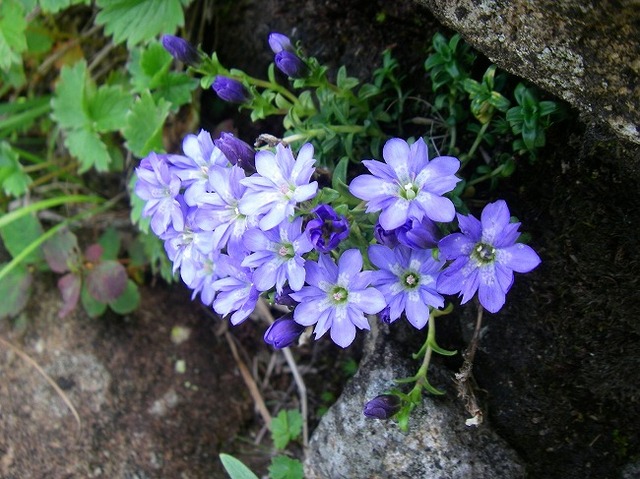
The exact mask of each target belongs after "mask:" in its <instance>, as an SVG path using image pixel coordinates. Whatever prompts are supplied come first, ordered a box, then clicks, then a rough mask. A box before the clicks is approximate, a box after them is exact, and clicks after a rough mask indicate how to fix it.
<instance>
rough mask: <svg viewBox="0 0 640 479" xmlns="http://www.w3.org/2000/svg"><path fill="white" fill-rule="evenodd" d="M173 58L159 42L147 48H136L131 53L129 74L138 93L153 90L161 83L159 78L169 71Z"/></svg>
mask: <svg viewBox="0 0 640 479" xmlns="http://www.w3.org/2000/svg"><path fill="white" fill-rule="evenodd" d="M172 60H173V58H172V57H171V55H170V54H169V52H168V51H166V50H165V49H164V47H163V46H162V45H161V44H160V43H159V42H153V43H150V44H149V45H148V46H147V47H146V48H144V49H143V48H136V49H135V50H133V51H132V52H131V61H130V62H129V66H128V68H129V73H131V82H132V83H133V85H134V87H135V88H136V91H137V92H140V93H141V92H143V91H144V90H151V89H153V88H155V87H156V86H157V84H159V83H161V82H160V81H159V78H161V77H162V76H164V75H166V74H167V72H168V71H169V67H170V66H171V62H172Z"/></svg>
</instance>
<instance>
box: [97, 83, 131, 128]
mask: <svg viewBox="0 0 640 479" xmlns="http://www.w3.org/2000/svg"><path fill="white" fill-rule="evenodd" d="M87 103H88V108H87V110H88V116H89V118H90V119H91V121H92V122H93V124H92V126H93V130H95V131H98V132H107V131H116V130H119V129H120V128H122V125H124V123H125V121H126V117H127V113H128V111H129V105H130V104H131V96H130V95H129V93H127V92H126V91H124V89H123V88H122V87H121V86H102V87H100V88H99V89H98V91H97V92H96V94H95V95H93V97H91V98H89V100H88V102H87Z"/></svg>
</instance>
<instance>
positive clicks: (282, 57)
mask: <svg viewBox="0 0 640 479" xmlns="http://www.w3.org/2000/svg"><path fill="white" fill-rule="evenodd" d="M274 62H275V64H276V67H278V70H280V71H281V72H282V73H284V74H285V75H287V76H289V77H291V78H304V77H305V76H306V75H307V72H308V69H307V65H305V64H304V62H303V61H302V60H301V59H300V58H299V57H298V55H296V54H295V53H292V52H290V51H287V50H282V51H281V52H278V53H276V56H275V58H274Z"/></svg>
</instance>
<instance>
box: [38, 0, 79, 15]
mask: <svg viewBox="0 0 640 479" xmlns="http://www.w3.org/2000/svg"><path fill="white" fill-rule="evenodd" d="M39 3H40V8H42V11H43V12H45V13H58V12H59V11H60V10H64V9H66V8H68V7H70V6H71V5H78V4H79V3H84V4H85V5H89V3H90V0H40V2H39Z"/></svg>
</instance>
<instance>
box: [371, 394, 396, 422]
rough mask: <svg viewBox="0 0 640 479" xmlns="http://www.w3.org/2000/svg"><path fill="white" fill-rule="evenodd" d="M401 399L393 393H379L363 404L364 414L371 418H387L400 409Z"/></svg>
mask: <svg viewBox="0 0 640 479" xmlns="http://www.w3.org/2000/svg"><path fill="white" fill-rule="evenodd" d="M401 406H402V400H401V399H400V398H399V397H398V396H396V395H395V394H381V395H380V396H376V397H374V398H373V399H372V400H371V401H369V402H368V403H367V404H365V405H364V411H363V413H364V415H365V416H367V417H369V418H372V419H389V418H390V417H391V416H393V415H394V414H395V413H397V412H398V411H400V407H401Z"/></svg>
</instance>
